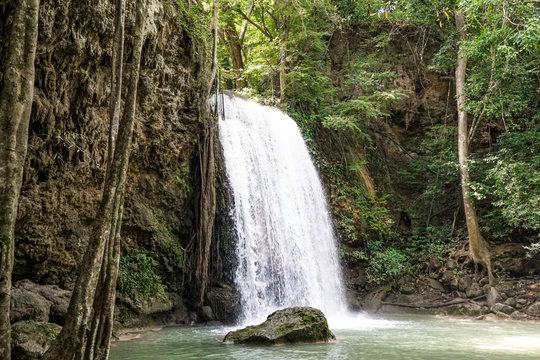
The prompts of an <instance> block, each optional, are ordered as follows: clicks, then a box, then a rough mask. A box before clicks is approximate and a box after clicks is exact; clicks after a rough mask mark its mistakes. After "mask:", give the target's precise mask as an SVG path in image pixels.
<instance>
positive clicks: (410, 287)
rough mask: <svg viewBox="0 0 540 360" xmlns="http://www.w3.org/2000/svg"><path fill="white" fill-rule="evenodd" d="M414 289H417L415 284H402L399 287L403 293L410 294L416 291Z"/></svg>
mask: <svg viewBox="0 0 540 360" xmlns="http://www.w3.org/2000/svg"><path fill="white" fill-rule="evenodd" d="M414 290H415V287H414V284H410V283H408V284H403V285H401V287H400V288H399V291H400V292H401V293H402V294H405V295H410V294H412V293H414Z"/></svg>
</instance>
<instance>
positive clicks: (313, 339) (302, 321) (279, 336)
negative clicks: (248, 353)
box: [223, 307, 336, 345]
mask: <svg viewBox="0 0 540 360" xmlns="http://www.w3.org/2000/svg"><path fill="white" fill-rule="evenodd" d="M335 338H336V337H335V336H334V334H333V333H332V332H331V331H330V329H329V328H328V322H327V321H326V318H325V316H324V314H323V313H322V311H320V310H318V309H315V308H312V307H293V308H287V309H283V310H278V311H276V312H274V313H272V314H270V315H269V316H268V318H267V319H266V321H265V322H263V323H262V324H259V325H255V326H248V327H246V328H243V329H240V330H236V331H231V332H229V333H228V334H227V335H226V336H225V338H224V339H223V342H225V343H233V344H253V345H279V344H294V343H319V342H328V341H330V340H335Z"/></svg>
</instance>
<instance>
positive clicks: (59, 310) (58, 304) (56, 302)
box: [14, 280, 71, 325]
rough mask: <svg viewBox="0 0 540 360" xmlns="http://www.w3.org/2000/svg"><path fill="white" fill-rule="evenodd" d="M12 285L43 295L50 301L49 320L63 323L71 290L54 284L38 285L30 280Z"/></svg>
mask: <svg viewBox="0 0 540 360" xmlns="http://www.w3.org/2000/svg"><path fill="white" fill-rule="evenodd" d="M14 287H17V288H23V289H26V290H28V291H31V292H33V293H37V294H39V295H41V296H43V297H44V298H45V299H47V300H48V301H50V302H51V310H50V314H49V321H50V322H54V323H56V324H59V325H63V324H64V318H65V317H66V313H67V309H68V306H69V300H70V298H71V291H69V290H64V289H61V288H59V287H58V286H56V285H38V284H35V283H33V282H32V281H30V280H21V281H18V282H17V283H16V284H15V286H14Z"/></svg>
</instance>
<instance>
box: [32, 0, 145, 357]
mask: <svg viewBox="0 0 540 360" xmlns="http://www.w3.org/2000/svg"><path fill="white" fill-rule="evenodd" d="M144 13H145V7H144V4H143V0H138V2H137V18H136V29H135V35H134V45H133V56H132V63H131V69H130V84H129V89H128V99H127V100H126V106H125V113H124V116H123V117H122V120H121V122H120V124H119V128H118V138H117V140H116V146H115V150H114V154H113V160H112V163H111V167H109V168H108V169H107V176H106V181H105V188H104V191H103V197H102V201H101V204H100V207H99V210H98V213H97V216H96V221H95V225H94V230H93V232H92V236H91V237H90V240H89V243H88V247H87V250H86V253H85V255H84V258H83V261H82V263H81V265H80V274H79V277H78V278H77V281H76V283H75V287H74V289H73V295H72V297H71V301H70V304H69V309H68V313H67V316H66V322H65V324H64V327H63V328H62V331H61V332H60V334H59V335H58V337H57V339H56V341H55V342H54V343H53V344H52V346H51V347H50V349H49V350H48V351H47V352H46V353H45V355H44V356H43V360H57V359H66V360H71V359H74V358H76V357H75V356H78V357H77V358H76V359H82V358H83V356H84V351H81V350H80V349H81V348H83V347H85V339H86V326H87V322H88V318H89V315H90V311H91V307H92V304H93V302H94V296H95V289H96V285H97V283H98V279H99V274H100V271H99V270H100V267H101V265H102V260H103V253H104V249H105V246H106V244H107V243H108V241H109V240H110V239H111V238H112V239H115V238H116V233H117V231H118V229H119V225H120V222H121V214H120V211H121V209H122V201H123V193H124V187H125V180H126V174H127V168H128V164H129V155H130V145H131V137H132V133H133V125H134V116H135V105H136V104H135V103H136V98H137V83H138V79H139V67H140V60H141V49H142V44H143V32H144V31H143V29H144ZM114 255H115V256H116V254H114ZM108 263H114V260H113V261H109V262H108ZM116 268H117V265H116ZM109 269H110V272H111V273H110V274H109V275H113V272H114V264H113V265H112V267H110V268H109ZM112 282H114V285H116V276H114V279H113V280H112ZM106 283H107V282H106ZM109 297H110V296H109ZM113 298H114V296H113ZM104 301H107V300H106V299H104ZM111 311H112V312H113V313H114V305H111ZM108 316H110V315H108ZM104 318H105V319H107V317H104ZM104 333H105V332H104ZM108 338H109V339H110V335H108ZM99 341H100V339H98V338H96V340H95V343H96V346H97V344H99V343H101V344H103V342H99ZM99 347H100V349H103V346H102V345H100V346H99ZM106 348H107V349H106V350H105V355H104V356H107V354H108V343H107V344H106ZM78 349H79V350H78ZM94 355H97V354H94Z"/></svg>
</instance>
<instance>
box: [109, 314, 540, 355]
mask: <svg viewBox="0 0 540 360" xmlns="http://www.w3.org/2000/svg"><path fill="white" fill-rule="evenodd" d="M345 327H348V329H333V331H334V333H335V335H336V337H337V339H338V340H337V341H336V342H335V343H330V344H315V345H288V346H274V347H256V346H244V345H230V344H223V343H221V340H222V339H223V337H224V336H225V334H226V333H227V332H228V331H229V330H231V329H230V328H223V327H221V328H217V327H200V326H191V327H189V326H186V327H169V328H165V329H163V330H162V331H158V332H152V333H147V334H145V335H144V336H142V337H141V338H139V339H135V340H132V341H125V342H115V343H113V346H112V349H111V356H110V359H111V360H127V359H130V360H144V359H152V360H157V359H164V360H171V359H238V360H240V359H246V360H247V359H250V360H251V359H255V360H261V359H272V360H274V359H275V360H278V359H279V360H281V359H490V360H497V359H516V360H517V359H536V360H537V359H540V324H538V323H536V324H534V323H518V322H503V321H501V322H485V321H475V320H464V319H441V318H436V317H396V316H394V317H390V316H386V317H363V316H360V317H359V318H358V319H353V321H351V322H349V323H348V324H347V325H346V326H345Z"/></svg>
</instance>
